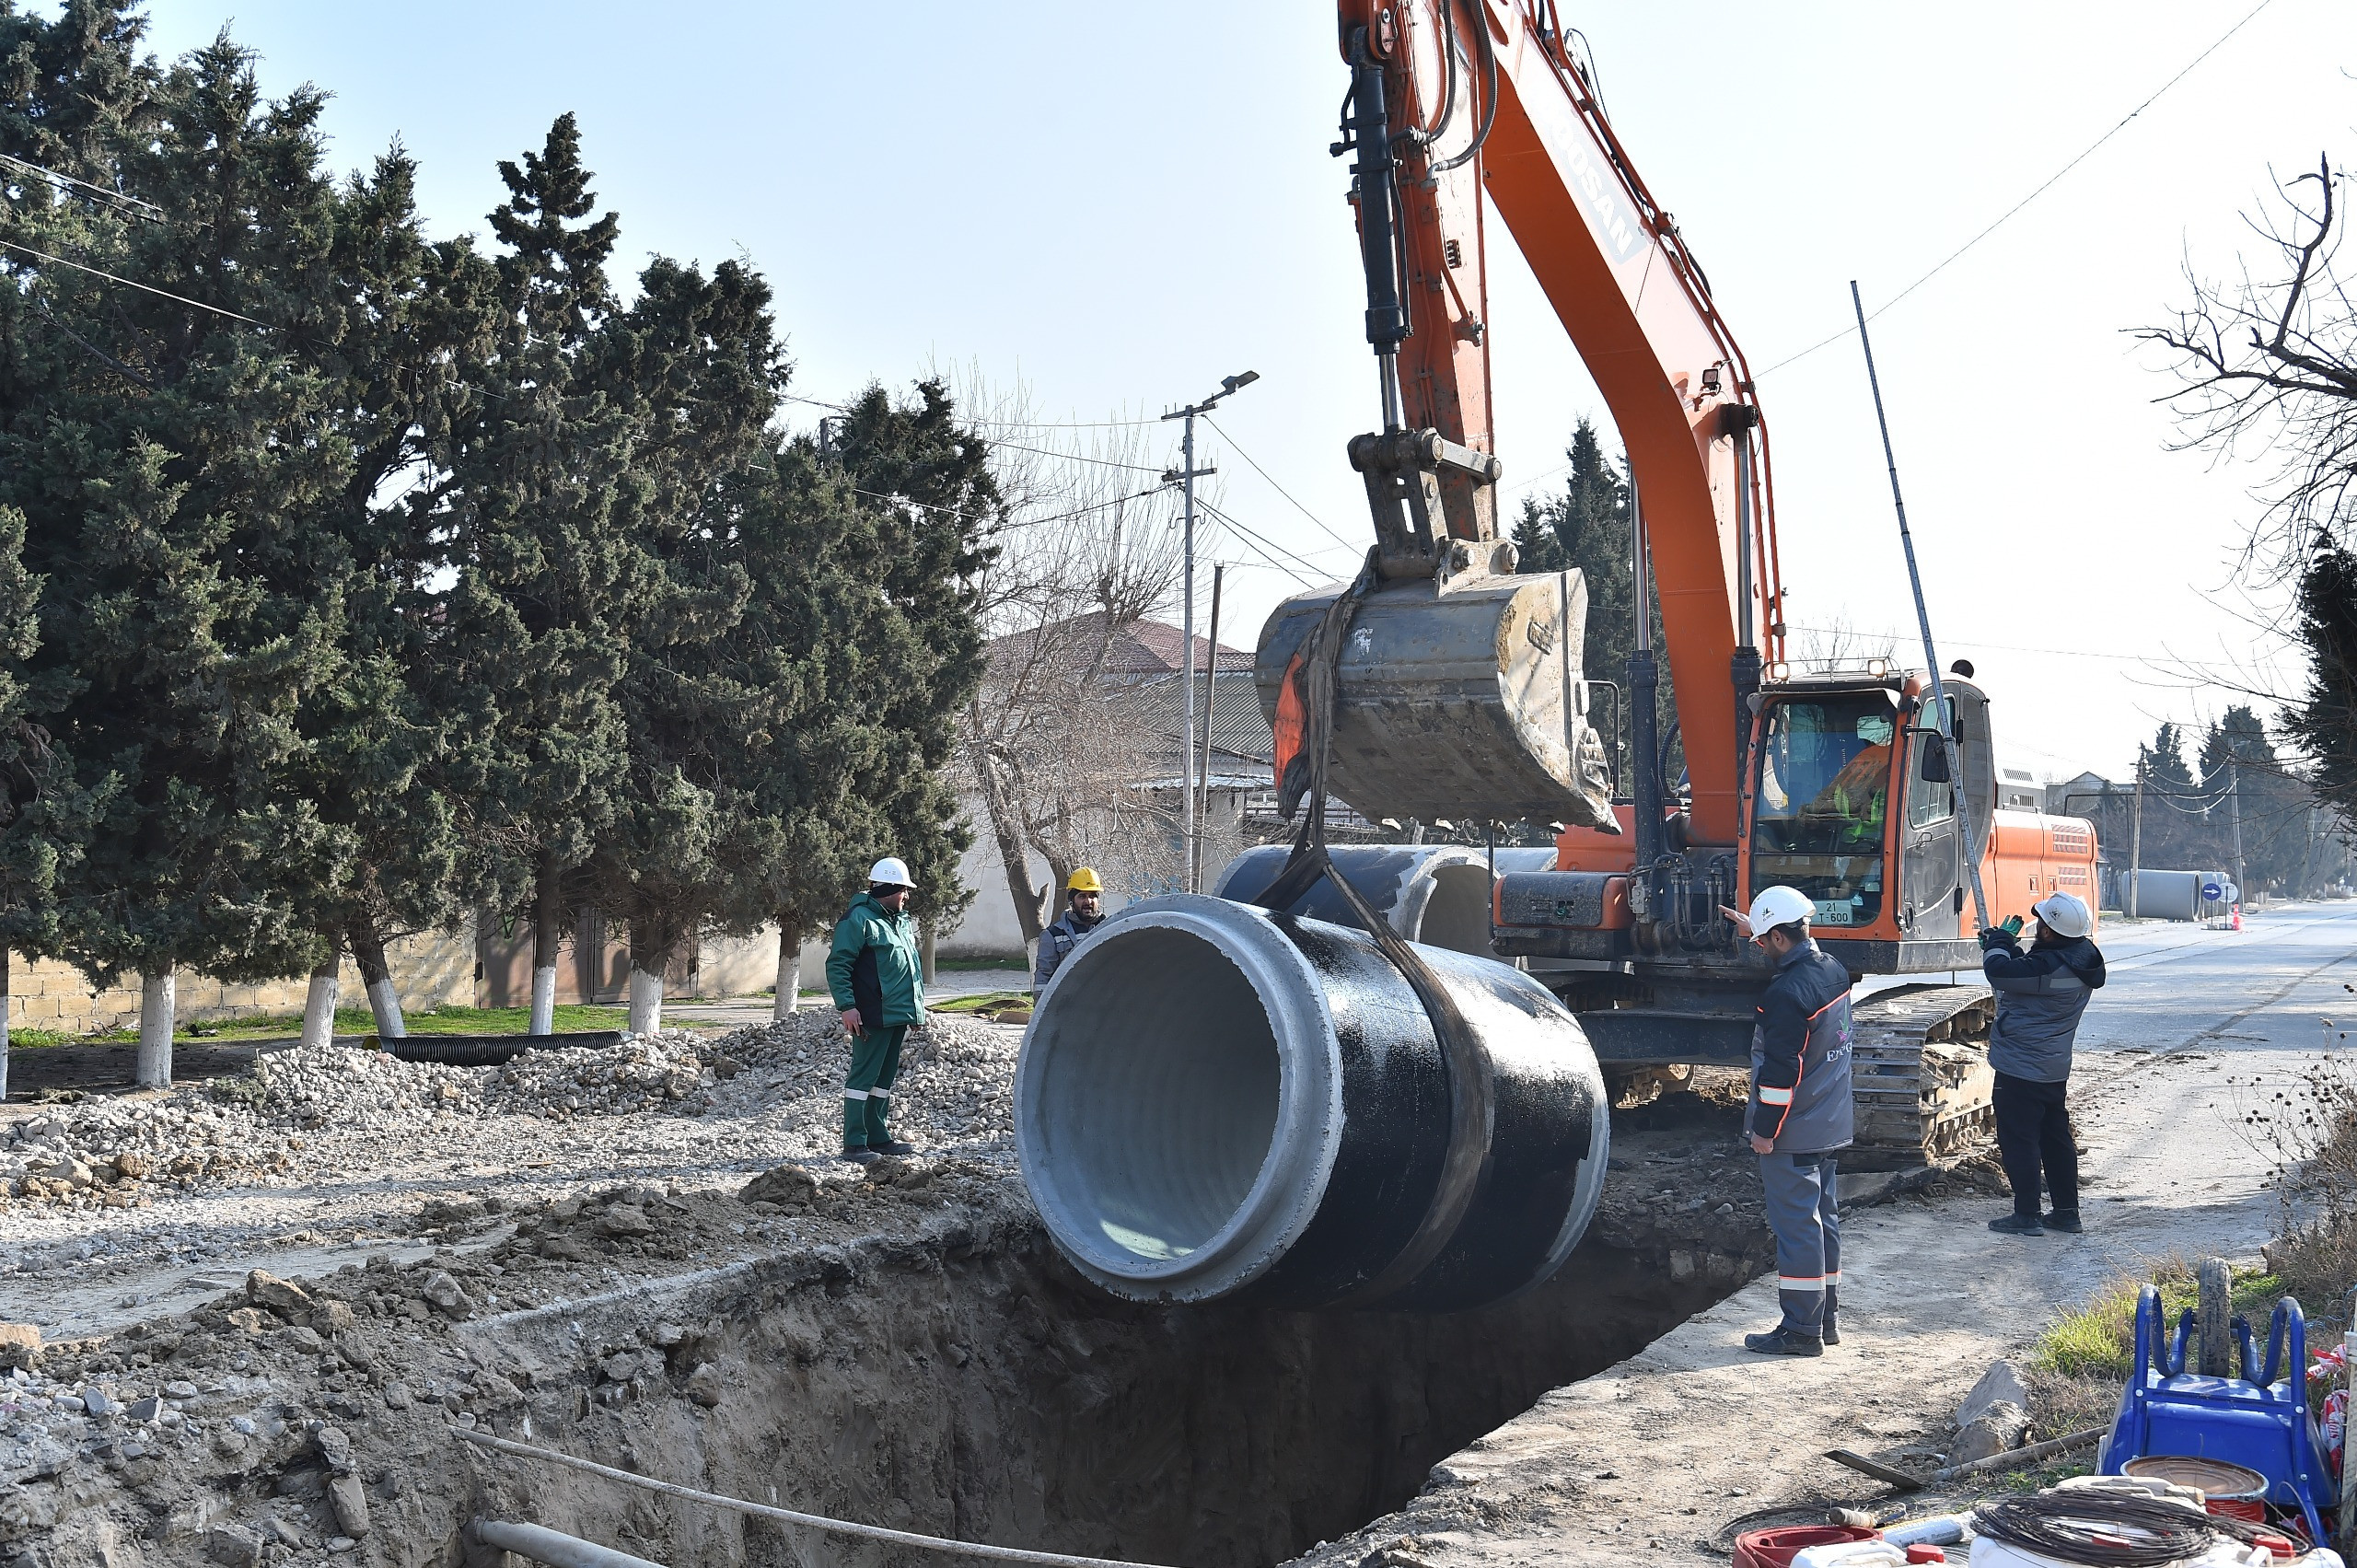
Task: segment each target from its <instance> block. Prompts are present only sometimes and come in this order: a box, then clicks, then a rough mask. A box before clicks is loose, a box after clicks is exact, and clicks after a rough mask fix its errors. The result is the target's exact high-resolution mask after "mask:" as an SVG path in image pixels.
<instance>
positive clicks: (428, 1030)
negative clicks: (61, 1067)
mask: <svg viewBox="0 0 2357 1568" xmlns="http://www.w3.org/2000/svg"><path fill="white" fill-rule="evenodd" d="M629 1019H630V1011H629V1009H628V1008H625V1007H598V1006H589V1005H571V1004H567V1005H562V1006H560V1007H558V1008H557V1010H556V1032H557V1033H559V1034H575V1033H580V1032H584V1031H588V1030H597V1029H619V1028H622V1027H623V1026H624V1025H625V1024H627V1023H628V1022H629ZM402 1021H403V1022H404V1023H406V1024H407V1025H408V1026H409V1032H410V1033H412V1034H413V1035H519V1034H522V1033H524V1032H525V1031H526V1029H527V1028H528V1027H529V1025H530V1023H531V1009H529V1008H528V1007H434V1008H428V1009H426V1010H424V1011H422V1012H416V1013H408V1014H404V1015H403V1016H402ZM376 1029H377V1019H376V1016H375V1015H374V1014H372V1013H370V1012H369V1010H368V1009H367V1008H366V1007H339V1008H337V1009H336V1010H335V1032H336V1033H338V1034H340V1035H363V1034H374V1033H375V1032H376ZM302 1032H303V1015H302V1014H300V1013H272V1014H266V1015H264V1016H261V1017H255V1018H217V1019H202V1020H199V1021H197V1022H194V1023H190V1024H183V1025H181V1026H180V1028H177V1029H175V1030H173V1031H172V1042H173V1043H174V1044H175V1045H192V1044H207V1043H209V1044H235V1043H237V1042H238V1041H240V1040H284V1039H285V1038H286V1037H287V1036H289V1035H298V1034H301V1033H302ZM138 1040H139V1031H138V1030H137V1029H134V1028H119V1029H102V1030H100V1031H99V1032H98V1033H96V1034H87V1035H69V1034H62V1033H59V1032H58V1031H56V1030H54V1029H11V1030H9V1031H8V1042H9V1044H10V1046H11V1047H14V1046H19V1045H22V1046H31V1047H36V1048H38V1047H41V1046H52V1045H134V1044H136V1043H137V1042H138Z"/></svg>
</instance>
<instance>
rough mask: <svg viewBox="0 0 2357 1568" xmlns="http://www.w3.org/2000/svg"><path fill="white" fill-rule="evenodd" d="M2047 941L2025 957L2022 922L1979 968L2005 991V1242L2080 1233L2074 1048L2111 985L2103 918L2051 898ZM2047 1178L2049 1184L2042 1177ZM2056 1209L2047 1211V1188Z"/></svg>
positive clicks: (2038, 906) (1999, 1085)
mask: <svg viewBox="0 0 2357 1568" xmlns="http://www.w3.org/2000/svg"><path fill="white" fill-rule="evenodd" d="M2030 913H2032V914H2034V915H2036V916H2037V917H2038V937H2037V940H2036V941H2035V942H2033V943H2032V944H2031V945H2030V947H2029V949H2028V950H2027V951H2026V952H2025V951H2024V950H2023V949H2022V945H2021V920H2020V917H2019V916H2015V917H2014V918H2013V919H2011V920H2008V921H2006V922H2005V923H2003V925H1992V926H1991V927H1989V928H1988V929H1987V930H1985V931H1983V932H1981V934H1980V947H1981V954H1980V967H1981V971H1982V972H1983V973H1984V974H1986V975H1987V976H1988V977H1989V984H1990V987H1991V989H1992V990H1994V991H1995V992H1996V993H1997V1021H1996V1023H1995V1024H1994V1025H1993V1026H1992V1027H1991V1028H1990V1030H1989V1065H1990V1066H1991V1068H1993V1069H1994V1070H1995V1072H1996V1075H1997V1081H1996V1085H1995V1086H1994V1088H1993V1090H1992V1092H1991V1097H1990V1098H1991V1102H1992V1105H1991V1109H1992V1110H1993V1111H1994V1112H1995V1115H1996V1120H1997V1154H1998V1157H1999V1158H2001V1159H2003V1161H2004V1164H2005V1179H2006V1181H2007V1182H2008V1183H2010V1184H2011V1185H2012V1187H2013V1190H2014V1211H2013V1213H2011V1214H2001V1215H1999V1216H1998V1217H1997V1218H1995V1219H1993V1220H1991V1221H1990V1222H1989V1228H1990V1229H1991V1230H1993V1231H1996V1232H1998V1233H1999V1234H2001V1235H2004V1236H2043V1235H2044V1234H2045V1233H2046V1232H2048V1231H2049V1230H2059V1231H2062V1232H2064V1233H2065V1234H2067V1235H2071V1236H2076V1235H2078V1234H2079V1232H2080V1231H2081V1230H2083V1229H2084V1225H2081V1223H2080V1220H2079V1149H2078V1139H2077V1137H2076V1135H2075V1134H2074V1133H2073V1132H2072V1130H2071V1108H2070V1104H2069V1096H2070V1090H2071V1048H2072V1045H2073V1041H2075V1040H2077V1039H2078V1035H2079V1020H2080V1018H2082V1017H2083V1016H2085V1014H2086V1011H2087V1003H2088V1002H2089V1001H2090V1000H2092V999H2093V998H2094V996H2095V993H2096V991H2097V990H2098V989H2100V988H2101V987H2102V985H2103V982H2104V967H2103V954H2102V952H2101V951H2100V950H2098V949H2097V948H2096V945H2095V943H2094V942H2093V941H2092V940H2090V938H2091V937H2093V936H2094V935H2095V929H2096V916H2095V912H2094V911H2093V910H2091V909H2089V908H2087V905H2086V900H2084V899H2082V898H2080V897H2079V896H2078V895H2077V894H2075V893H2062V892H2055V893H2049V894H2048V895H2047V896H2046V897H2045V898H2043V899H2040V900H2038V902H2037V903H2035V904H2032V905H2031V906H2030ZM2041 1177H2042V1178H2043V1181H2041V1180H2040V1178H2041ZM2041 1187H2043V1189H2044V1190H2045V1191H2047V1192H2049V1193H2051V1194H2052V1196H2053V1199H2054V1208H2053V1210H2052V1212H2050V1213H2040V1212H2039V1206H2038V1197H2039V1191H2040V1189H2041Z"/></svg>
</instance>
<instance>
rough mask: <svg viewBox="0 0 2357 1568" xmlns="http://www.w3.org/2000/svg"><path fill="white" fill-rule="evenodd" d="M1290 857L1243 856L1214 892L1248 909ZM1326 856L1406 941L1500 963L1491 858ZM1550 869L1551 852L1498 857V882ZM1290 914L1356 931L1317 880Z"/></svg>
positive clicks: (1271, 850) (1448, 851)
mask: <svg viewBox="0 0 2357 1568" xmlns="http://www.w3.org/2000/svg"><path fill="white" fill-rule="evenodd" d="M1292 853H1293V850H1292V847H1291V846H1290V845H1286V844H1261V845H1259V846H1258V847H1256V848H1253V849H1248V850H1246V851H1245V852H1244V853H1243V854H1239V855H1237V857H1236V858H1235V859H1234V860H1231V861H1229V862H1228V863H1227V868H1226V869H1225V871H1222V872H1221V873H1220V875H1219V882H1218V885H1217V886H1216V887H1214V888H1213V889H1212V891H1213V892H1214V893H1217V894H1218V895H1219V896H1220V897H1221V898H1223V899H1235V900H1237V901H1239V902H1242V903H1250V902H1251V901H1252V900H1255V899H1258V898H1259V897H1260V895H1261V893H1262V892H1264V891H1266V890H1267V889H1268V886H1269V884H1270V883H1271V882H1273V881H1275V880H1276V879H1277V873H1278V872H1280V871H1283V869H1284V866H1285V860H1286V857H1287V856H1289V855H1291V854H1292ZM1326 854H1327V855H1328V857H1329V859H1331V860H1332V861H1333V863H1334V868H1335V869H1336V870H1337V871H1340V872H1341V874H1342V875H1343V877H1346V878H1348V879H1349V881H1350V884H1351V886H1352V887H1353V888H1355V889H1358V893H1359V897H1361V898H1363V899H1364V900H1366V901H1367V902H1368V903H1370V904H1372V905H1374V906H1375V912H1376V913H1377V914H1379V915H1381V916H1382V917H1383V918H1384V919H1385V920H1386V921H1387V922H1388V923H1390V926H1391V929H1392V930H1394V931H1396V932H1398V933H1399V935H1402V936H1404V937H1406V938H1407V939H1408V940H1409V941H1411V942H1422V943H1423V944H1424V945H1425V946H1427V947H1446V948H1447V949H1448V950H1449V951H1450V952H1452V953H1478V954H1480V955H1481V956H1482V957H1484V958H1497V957H1498V956H1499V955H1498V953H1497V951H1496V949H1494V948H1492V947H1491V946H1490V852H1488V851H1486V850H1479V849H1473V848H1470V847H1469V846H1467V845H1464V844H1329V845H1328V846H1327V850H1326ZM1554 865H1555V852H1554V850H1553V849H1552V848H1545V849H1501V850H1499V851H1498V852H1497V868H1498V871H1499V872H1500V873H1501V874H1503V873H1505V872H1508V871H1549V870H1552V869H1553V868H1554ZM1293 912H1294V913H1295V914H1306V915H1307V916H1309V917H1310V918H1311V919H1313V920H1330V921H1332V922H1333V923H1335V924H1337V925H1353V926H1354V925H1356V924H1358V917H1357V916H1356V915H1354V914H1353V913H1352V912H1351V906H1350V905H1349V904H1347V903H1345V902H1344V901H1343V900H1342V895H1341V893H1340V892H1339V891H1337V890H1336V889H1335V887H1334V885H1333V883H1331V882H1330V881H1329V880H1327V879H1326V878H1325V877H1319V878H1318V880H1317V881H1316V882H1314V883H1312V884H1311V885H1310V889H1309V891H1308V892H1306V893H1304V894H1303V895H1302V896H1301V898H1300V899H1299V900H1296V901H1295V904H1294V906H1293Z"/></svg>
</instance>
